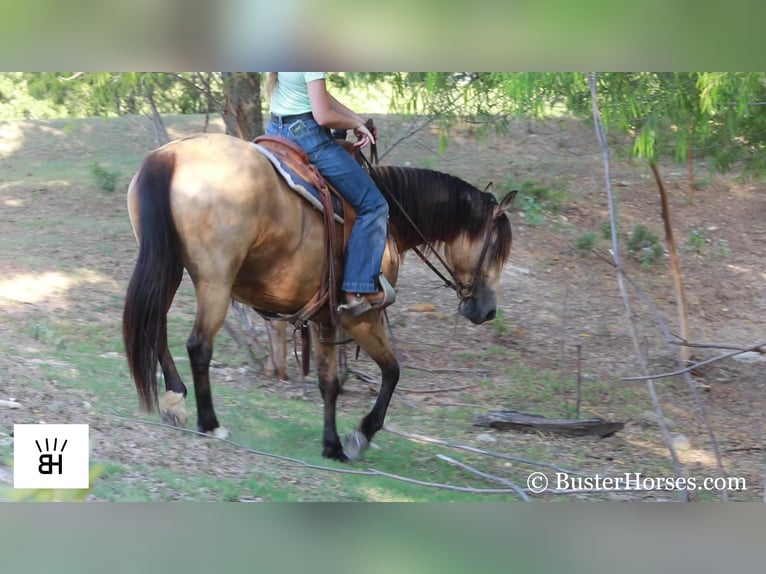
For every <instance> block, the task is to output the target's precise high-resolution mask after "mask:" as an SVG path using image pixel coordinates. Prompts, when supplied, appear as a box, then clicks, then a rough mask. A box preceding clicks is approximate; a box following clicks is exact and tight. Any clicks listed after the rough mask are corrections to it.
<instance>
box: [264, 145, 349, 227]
mask: <svg viewBox="0 0 766 574" xmlns="http://www.w3.org/2000/svg"><path fill="white" fill-rule="evenodd" d="M251 145H253V146H255V147H256V148H257V149H258V151H259V152H261V153H262V154H263V155H264V156H266V158H267V159H268V160H269V161H270V162H271V163H272V164H273V165H274V167H275V168H276V170H277V171H278V172H279V173H280V174H281V175H282V177H283V178H284V179H285V181H286V182H287V184H288V185H289V186H290V187H291V188H292V189H293V190H294V191H295V192H296V193H297V194H298V195H300V196H301V197H303V198H304V199H305V200H306V201H308V202H309V203H310V204H311V205H312V206H313V207H315V208H316V209H317V210H319V211H320V212H324V208H323V207H322V201H321V200H320V195H319V190H318V189H317V188H316V187H315V186H314V185H312V184H311V183H309V182H308V181H306V180H305V179H304V178H303V177H302V176H301V175H300V174H299V173H298V172H296V171H295V170H293V169H292V168H291V167H289V166H288V165H286V164H285V163H284V162H283V161H282V159H281V158H280V157H279V156H277V155H276V154H275V153H274V152H272V151H271V150H269V149H267V148H266V147H264V146H262V145H260V144H257V143H253V142H251ZM332 204H333V211H334V217H335V221H337V222H338V223H343V205H342V204H341V202H340V200H339V199H338V198H337V197H335V196H334V195H333V197H332Z"/></svg>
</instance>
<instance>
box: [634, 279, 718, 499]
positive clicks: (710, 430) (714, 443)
mask: <svg viewBox="0 0 766 574" xmlns="http://www.w3.org/2000/svg"><path fill="white" fill-rule="evenodd" d="M625 279H626V280H627V281H628V282H629V283H630V284H631V285H632V286H633V288H634V289H635V290H636V293H638V296H639V297H640V298H641V300H642V301H643V302H644V304H645V305H646V306H647V307H648V308H649V311H650V312H651V314H652V315H653V316H654V318H655V320H656V321H657V324H658V325H659V327H660V331H662V335H663V337H664V338H665V342H666V343H667V344H674V343H675V342H674V341H673V336H671V334H670V330H669V329H668V326H667V325H666V324H665V321H664V319H663V318H662V315H661V314H660V312H659V311H658V310H657V308H656V307H655V306H654V304H653V303H652V300H651V299H650V298H649V296H648V295H647V294H646V293H645V292H644V290H643V289H642V288H641V286H640V285H639V284H638V283H636V282H635V281H634V280H633V279H631V278H630V276H629V275H627V274H625ZM677 359H678V365H679V367H682V368H683V365H684V364H685V362H684V360H683V359H682V358H681V356H680V355H679V356H677ZM683 377H684V381H685V382H686V385H687V386H688V387H689V391H690V392H691V394H692V397H693V398H694V403H695V405H696V407H697V410H698V411H699V413H700V415H701V417H702V422H703V423H704V424H705V429H706V431H707V434H708V438H709V439H710V445H711V447H712V448H713V454H714V455H715V460H716V466H717V468H718V473H719V475H720V476H723V477H725V476H726V471H725V470H724V468H723V459H722V458H721V449H720V446H719V445H718V439H717V438H716V436H715V432H714V431H713V425H712V424H711V422H710V417H708V414H707V409H706V408H705V403H703V402H702V399H701V398H700V394H699V391H697V386H696V385H695V384H694V381H693V380H692V378H691V375H690V374H689V373H684V374H683ZM721 499H722V501H723V502H727V501H728V499H729V495H728V493H727V492H726V491H725V490H723V491H721Z"/></svg>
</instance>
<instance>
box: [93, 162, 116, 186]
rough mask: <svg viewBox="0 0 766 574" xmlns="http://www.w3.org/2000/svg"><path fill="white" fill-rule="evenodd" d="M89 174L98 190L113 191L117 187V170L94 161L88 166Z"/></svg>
mask: <svg viewBox="0 0 766 574" xmlns="http://www.w3.org/2000/svg"><path fill="white" fill-rule="evenodd" d="M90 174H91V175H92V176H93V179H94V180H95V181H96V185H97V186H98V188H99V189H100V190H102V191H114V190H115V189H116V188H117V180H118V179H119V178H120V172H119V171H116V170H110V169H107V168H105V167H104V166H102V165H101V164H100V163H94V164H92V165H91V166H90Z"/></svg>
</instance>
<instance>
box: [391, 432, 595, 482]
mask: <svg viewBox="0 0 766 574" xmlns="http://www.w3.org/2000/svg"><path fill="white" fill-rule="evenodd" d="M383 430H385V431H388V432H390V433H391V434H395V435H397V436H400V437H403V438H406V439H409V440H411V441H414V442H425V443H428V444H438V445H440V446H448V447H450V448H456V449H458V450H465V451H467V452H472V453H475V454H482V455H485V456H491V457H494V458H500V459H503V460H510V461H512V462H518V463H521V464H528V465H530V466H539V467H541V468H548V469H550V470H555V471H556V472H565V473H567V474H571V475H574V476H585V475H583V474H581V473H579V472H575V471H573V470H567V469H565V468H561V467H559V466H556V465H555V464H550V463H547V462H538V461H536V460H529V459H527V458H521V457H518V456H511V455H508V454H503V453H500V452H494V451H491V450H484V449H481V448H476V447H473V446H468V445H462V444H455V443H451V442H448V441H446V440H441V439H438V438H433V437H429V436H425V435H422V434H410V433H406V432H404V431H400V430H397V429H395V428H393V427H391V426H389V425H384V426H383Z"/></svg>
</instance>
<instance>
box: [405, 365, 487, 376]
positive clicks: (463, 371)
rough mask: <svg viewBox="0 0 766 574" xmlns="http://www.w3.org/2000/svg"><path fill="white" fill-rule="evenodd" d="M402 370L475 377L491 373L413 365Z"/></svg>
mask: <svg viewBox="0 0 766 574" xmlns="http://www.w3.org/2000/svg"><path fill="white" fill-rule="evenodd" d="M402 369H411V370H413V371H423V372H425V373H468V374H476V375H488V374H490V373H491V372H492V371H490V370H489V369H466V368H460V367H454V368H447V367H444V368H436V369H432V368H428V367H416V366H414V365H402Z"/></svg>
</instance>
